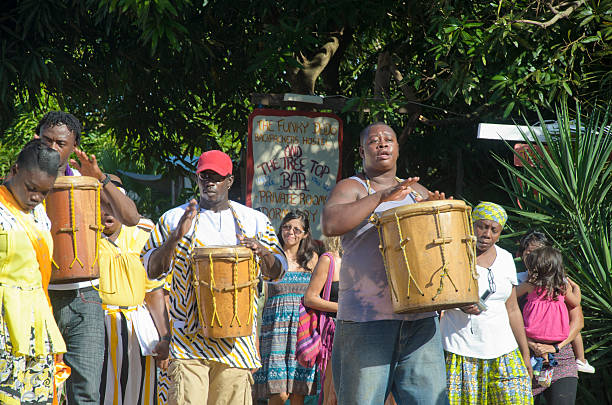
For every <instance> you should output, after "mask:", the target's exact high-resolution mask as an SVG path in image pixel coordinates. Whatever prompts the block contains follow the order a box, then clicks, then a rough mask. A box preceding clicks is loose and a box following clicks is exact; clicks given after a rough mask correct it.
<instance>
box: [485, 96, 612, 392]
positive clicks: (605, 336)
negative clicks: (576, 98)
mask: <svg viewBox="0 0 612 405" xmlns="http://www.w3.org/2000/svg"><path fill="white" fill-rule="evenodd" d="M610 107H611V106H608V107H607V108H606V109H603V110H602V109H596V110H595V111H593V112H591V114H589V116H588V117H587V118H586V119H585V117H584V116H583V115H582V114H581V111H580V108H579V107H577V109H576V112H575V113H574V114H572V113H570V112H569V111H568V109H567V107H566V106H565V105H562V107H561V108H559V109H558V110H557V117H558V119H557V125H558V132H556V131H555V132H554V133H551V132H550V131H549V130H547V129H546V126H544V122H543V121H542V125H543V129H544V131H543V132H544V141H541V140H539V139H538V138H537V137H535V136H534V133H533V130H531V133H530V134H523V135H524V138H525V142H526V143H527V144H528V151H529V152H528V154H527V156H523V155H521V154H519V153H517V154H516V156H517V157H518V158H519V159H520V160H521V162H522V163H523V166H524V167H522V168H517V167H514V166H512V165H511V164H510V163H508V162H507V161H506V160H505V159H503V158H500V157H497V160H498V162H499V163H500V164H501V165H502V166H503V167H504V168H505V170H506V172H507V175H508V179H509V180H507V181H506V183H505V184H504V186H502V187H503V189H504V191H506V192H507V193H508V194H509V195H511V196H512V197H513V199H514V201H515V207H514V208H510V212H512V213H513V214H514V216H515V217H514V219H515V221H514V222H515V224H516V223H519V224H520V225H518V226H517V228H519V229H529V228H534V227H540V228H542V229H543V230H545V231H546V232H547V233H548V234H549V235H550V237H551V239H552V240H554V241H555V244H556V246H557V247H558V248H560V249H561V250H562V251H563V252H564V255H565V259H566V268H567V270H568V272H569V274H570V275H571V276H572V277H573V278H574V280H576V282H577V283H578V284H579V285H580V287H581V290H582V306H583V311H584V314H585V328H584V330H583V332H582V335H583V338H584V340H585V347H586V353H587V357H588V358H589V361H590V362H591V363H593V364H594V365H595V366H596V367H597V374H596V375H595V376H592V377H588V378H589V380H590V382H589V384H588V385H589V386H590V387H592V388H595V392H587V391H588V390H584V392H583V393H582V394H581V395H584V398H585V399H587V398H589V401H591V400H593V399H595V400H597V401H602V402H604V403H609V398H607V397H606V396H605V389H604V387H605V386H606V384H607V383H608V382H609V379H608V380H601V378H602V377H601V376H602V375H604V376H605V375H608V376H609V375H610V371H611V370H612V356H611V355H610V354H611V352H612V192H611V191H610V189H611V187H612V164H610V158H611V156H612V136H611V126H610V123H611V120H610V115H609V112H610ZM572 117H573V118H574V119H572ZM528 135H531V136H532V137H533V138H535V140H534V141H533V142H532V141H529V140H528ZM544 142H545V144H544ZM581 378H583V377H581ZM608 378H609V377H608Z"/></svg>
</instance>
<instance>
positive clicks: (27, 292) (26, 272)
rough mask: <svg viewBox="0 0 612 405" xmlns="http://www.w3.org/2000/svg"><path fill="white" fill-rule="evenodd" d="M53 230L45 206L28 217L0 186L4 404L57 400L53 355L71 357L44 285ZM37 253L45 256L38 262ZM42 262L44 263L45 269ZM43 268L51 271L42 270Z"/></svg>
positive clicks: (0, 397)
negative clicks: (33, 241)
mask: <svg viewBox="0 0 612 405" xmlns="http://www.w3.org/2000/svg"><path fill="white" fill-rule="evenodd" d="M50 228H51V224H50V222H49V218H48V217H47V215H46V213H45V211H44V208H43V207H42V206H38V207H37V208H36V209H35V210H34V211H33V212H32V213H26V212H23V211H21V210H20V208H19V207H18V206H17V203H16V202H15V200H14V198H13V197H12V195H11V194H10V193H9V192H8V189H7V188H6V187H5V186H0V403H2V404H7V405H18V404H21V403H24V402H28V403H30V402H36V403H43V402H45V403H46V402H50V401H51V400H52V399H53V371H54V361H53V357H54V356H53V354H54V353H64V352H66V345H65V343H64V340H63V338H62V335H61V334H60V331H59V329H58V327H57V324H56V323H55V319H54V318H53V312H52V310H51V306H50V305H49V301H48V300H47V296H46V292H45V288H44V287H43V285H46V284H47V283H48V282H49V280H48V279H46V280H43V276H42V273H45V274H46V275H47V276H46V277H50V271H49V270H50V266H51V263H50V257H51V254H52V252H53V240H52V239H51V234H50V232H49V229H50ZM26 230H27V232H26ZM30 237H32V238H38V239H37V240H36V239H32V240H35V243H36V246H37V247H36V249H35V248H34V245H33V243H32V240H31V239H30ZM41 240H44V242H45V243H41ZM45 244H46V248H45V247H44V245H45ZM37 252H38V253H39V254H41V255H42V256H41V257H37ZM39 259H41V260H43V261H42V262H40V263H42V264H39V261H38V260H39ZM45 260H47V262H45ZM41 265H42V266H43V267H45V268H46V270H45V269H41Z"/></svg>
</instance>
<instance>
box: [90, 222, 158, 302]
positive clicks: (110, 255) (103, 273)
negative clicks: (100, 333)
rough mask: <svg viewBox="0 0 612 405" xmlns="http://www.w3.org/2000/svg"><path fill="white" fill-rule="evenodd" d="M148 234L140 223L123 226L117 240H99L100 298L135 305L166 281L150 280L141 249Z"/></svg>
mask: <svg viewBox="0 0 612 405" xmlns="http://www.w3.org/2000/svg"><path fill="white" fill-rule="evenodd" d="M148 239H149V233H148V232H145V231H143V230H142V229H140V228H138V227H137V226H132V227H128V226H122V227H121V231H119V236H117V240H116V241H115V242H111V241H110V240H108V239H103V240H101V241H100V256H99V258H100V298H101V299H102V303H103V304H106V305H116V306H125V307H132V306H136V305H140V304H142V303H143V302H144V298H145V293H146V292H147V291H150V290H152V289H155V288H157V287H160V286H162V285H163V284H164V281H163V280H161V281H158V280H149V279H148V278H147V273H146V270H145V268H144V266H143V265H142V262H141V261H140V251H141V250H142V248H143V246H144V245H145V243H146V242H147V240H148Z"/></svg>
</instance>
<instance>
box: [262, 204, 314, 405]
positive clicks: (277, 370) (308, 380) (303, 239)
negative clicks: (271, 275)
mask: <svg viewBox="0 0 612 405" xmlns="http://www.w3.org/2000/svg"><path fill="white" fill-rule="evenodd" d="M278 239H279V241H280V243H281V245H282V247H283V249H284V251H285V255H286V256H287V261H288V264H289V271H287V273H286V274H285V276H284V277H283V279H282V280H281V281H279V282H277V283H269V284H267V288H268V299H267V300H266V304H265V306H264V309H263V316H262V324H261V332H260V337H259V350H260V352H261V363H262V367H261V369H259V370H258V371H257V372H256V373H255V375H254V380H255V387H254V390H253V391H254V396H255V398H269V402H268V403H269V404H270V405H276V404H284V403H285V402H286V401H287V399H291V405H300V404H303V403H304V397H305V396H306V395H313V394H315V393H316V391H317V385H316V381H315V367H313V368H305V367H302V366H301V365H299V364H298V362H297V360H296V358H295V346H296V342H297V326H298V320H299V316H300V314H299V303H300V300H301V298H302V296H303V295H304V292H305V291H306V288H307V287H308V283H309V282H310V276H311V274H312V273H311V272H312V269H313V268H314V266H315V265H316V263H317V259H318V257H317V254H316V253H315V246H314V243H313V241H312V237H311V234H310V223H309V221H308V217H307V215H306V214H305V213H304V212H302V211H299V210H296V211H294V212H289V213H288V214H287V215H285V217H284V218H283V220H282V222H281V226H280V231H279V234H278Z"/></svg>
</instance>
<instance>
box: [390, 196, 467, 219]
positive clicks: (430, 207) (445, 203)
mask: <svg viewBox="0 0 612 405" xmlns="http://www.w3.org/2000/svg"><path fill="white" fill-rule="evenodd" d="M469 209H470V208H469V207H468V206H467V205H466V203H465V202H463V201H461V200H436V201H425V202H420V203H416V204H408V205H402V206H401V207H396V208H391V209H388V210H386V211H383V212H382V214H381V215H380V222H381V223H384V222H388V221H395V214H397V215H398V216H400V217H401V216H406V215H408V216H410V215H421V214H433V213H436V212H448V211H457V210H459V211H466V210H469Z"/></svg>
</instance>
